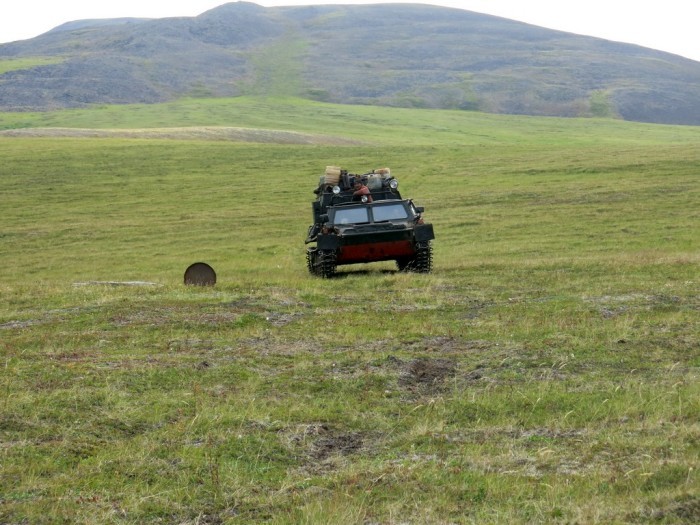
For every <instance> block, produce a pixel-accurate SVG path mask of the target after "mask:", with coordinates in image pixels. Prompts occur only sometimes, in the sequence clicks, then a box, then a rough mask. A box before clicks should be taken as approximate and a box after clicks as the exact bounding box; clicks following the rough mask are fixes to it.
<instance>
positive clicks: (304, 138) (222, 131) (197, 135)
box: [0, 126, 361, 146]
mask: <svg viewBox="0 0 700 525" xmlns="http://www.w3.org/2000/svg"><path fill="white" fill-rule="evenodd" d="M0 136H2V137H49V138H53V137H71V138H133V139H169V140H222V141H231V142H259V143H266V144H312V145H317V144H320V145H334V146H338V145H355V144H361V142H360V141H356V140H351V139H345V138H342V137H332V136H329V135H312V134H309V133H299V132H296V131H283V130H274V129H257V128H232V127H216V126H201V127H185V128H142V129H91V128H21V129H9V130H3V131H0Z"/></svg>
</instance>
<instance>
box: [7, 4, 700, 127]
mask: <svg viewBox="0 0 700 525" xmlns="http://www.w3.org/2000/svg"><path fill="white" fill-rule="evenodd" d="M241 95H270V96H273V95H274V96H297V97H304V98H308V99H312V100H318V101H326V102H333V103H342V104H366V105H384V106H398V107H426V108H449V109H462V110H474V111H486V112H492V113H506V114H522V115H551V116H567V117H579V116H583V117H586V116H595V117H614V118H621V119H625V120H632V121H641V122H653V123H668V124H688V125H700V63H698V62H696V61H693V60H688V59H685V58H682V57H679V56H676V55H672V54H669V53H664V52H660V51H655V50H652V49H647V48H643V47H639V46H635V45H630V44H622V43H617V42H611V41H608V40H603V39H598V38H592V37H585V36H580V35H574V34H570V33H565V32H560V31H553V30H550V29H544V28H541V27H536V26H532V25H528V24H524V23H520V22H515V21H512V20H507V19H503V18H499V17H494V16H489V15H483V14H479V13H474V12H470V11H465V10H460V9H450V8H443V7H434V6H428V5H421V4H375V5H358V6H343V5H325V6H313V7H312V6H296V7H273V8H265V7H261V6H258V5H256V4H253V3H248V2H235V3H228V4H224V5H222V6H220V7H218V8H215V9H212V10H210V11H207V12H205V13H203V14H201V15H199V16H197V17H192V18H165V19H136V18H120V19H112V20H81V21H74V22H69V23H66V24H63V25H62V26H59V27H57V28H55V29H53V30H52V31H49V32H48V33H45V34H43V35H40V36H38V37H36V38H33V39H30V40H24V41H19V42H13V43H9V44H4V45H1V46H0V110H3V111H30V110H40V111H42V110H49V109H58V108H69V107H83V106H89V105H94V104H126V103H157V102H164V101H169V100H174V99H177V98H181V97H231V96H241Z"/></svg>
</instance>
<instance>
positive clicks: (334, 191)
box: [333, 186, 340, 195]
mask: <svg viewBox="0 0 700 525" xmlns="http://www.w3.org/2000/svg"><path fill="white" fill-rule="evenodd" d="M333 193H334V194H335V195H338V194H339V193H340V186H333Z"/></svg>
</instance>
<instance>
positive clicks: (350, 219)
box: [333, 207, 369, 224]
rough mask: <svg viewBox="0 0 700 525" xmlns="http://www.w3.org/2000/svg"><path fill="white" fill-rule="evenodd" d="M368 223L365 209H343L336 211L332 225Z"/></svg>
mask: <svg viewBox="0 0 700 525" xmlns="http://www.w3.org/2000/svg"><path fill="white" fill-rule="evenodd" d="M362 222H369V216H368V215H367V208H365V207H362V208H343V209H339V210H336V212H335V215H334V216H333V224H359V223H362Z"/></svg>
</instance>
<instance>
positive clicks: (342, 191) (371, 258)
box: [306, 166, 435, 277]
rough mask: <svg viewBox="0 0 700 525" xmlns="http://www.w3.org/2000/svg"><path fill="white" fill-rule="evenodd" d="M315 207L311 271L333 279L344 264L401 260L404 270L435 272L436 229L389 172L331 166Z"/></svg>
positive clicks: (310, 236) (308, 251) (309, 255)
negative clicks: (434, 241) (361, 170)
mask: <svg viewBox="0 0 700 525" xmlns="http://www.w3.org/2000/svg"><path fill="white" fill-rule="evenodd" d="M314 193H315V194H316V195H317V199H316V200H315V201H314V202H312V211H313V221H314V223H313V224H312V225H311V226H310V227H309V232H308V235H307V238H306V244H312V246H310V247H307V249H306V260H307V265H308V268H309V272H311V273H312V274H313V275H318V276H320V277H332V276H333V275H334V274H335V273H336V269H337V267H338V266H340V265H345V264H357V263H369V262H376V261H392V260H393V261H396V265H397V267H398V269H399V270H400V271H407V272H418V273H429V272H430V271H431V270H432V261H433V258H432V245H431V241H432V240H433V239H434V238H435V235H434V233H433V226H432V224H428V223H426V222H425V221H424V220H423V211H424V209H423V208H422V207H419V206H416V205H415V204H414V203H413V201H412V200H410V199H403V198H402V197H401V193H400V192H399V190H398V180H397V179H396V178H394V177H393V176H392V175H391V171H390V170H389V169H388V168H381V169H377V170H373V171H371V172H369V173H364V174H361V175H359V174H358V175H356V174H352V173H348V171H347V170H343V169H341V168H339V167H335V166H327V167H326V173H325V175H324V176H322V177H321V180H320V181H319V184H318V187H317V188H316V189H315V190H314Z"/></svg>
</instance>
